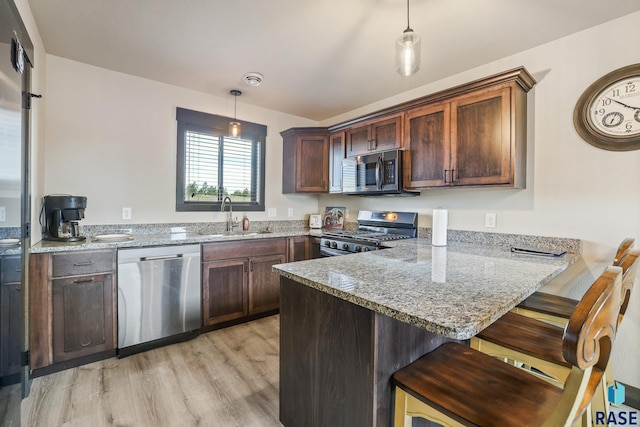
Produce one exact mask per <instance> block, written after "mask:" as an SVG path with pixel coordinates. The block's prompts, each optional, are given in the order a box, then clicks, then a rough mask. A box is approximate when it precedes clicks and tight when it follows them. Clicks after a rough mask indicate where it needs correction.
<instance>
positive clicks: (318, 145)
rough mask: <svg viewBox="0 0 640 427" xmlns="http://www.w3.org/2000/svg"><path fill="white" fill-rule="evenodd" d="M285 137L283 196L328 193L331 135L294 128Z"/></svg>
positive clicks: (309, 129)
mask: <svg viewBox="0 0 640 427" xmlns="http://www.w3.org/2000/svg"><path fill="white" fill-rule="evenodd" d="M280 135H282V192H283V193H327V192H328V191H329V131H328V130H327V128H292V129H288V130H286V131H284V132H281V133H280Z"/></svg>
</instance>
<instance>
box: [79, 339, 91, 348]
mask: <svg viewBox="0 0 640 427" xmlns="http://www.w3.org/2000/svg"><path fill="white" fill-rule="evenodd" d="M89 344H91V340H89V342H86V343H84V342H81V343H80V345H81V346H82V347H87V346H89Z"/></svg>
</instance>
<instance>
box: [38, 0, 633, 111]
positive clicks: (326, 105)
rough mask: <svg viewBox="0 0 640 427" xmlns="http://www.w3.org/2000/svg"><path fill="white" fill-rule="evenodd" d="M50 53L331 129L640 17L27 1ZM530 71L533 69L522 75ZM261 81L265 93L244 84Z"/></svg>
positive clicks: (614, 12)
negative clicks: (353, 116)
mask: <svg viewBox="0 0 640 427" xmlns="http://www.w3.org/2000/svg"><path fill="white" fill-rule="evenodd" d="M29 3H30V5H31V9H32V11H33V14H34V16H35V19H36V23H37V25H38V29H39V30H40V34H41V37H42V40H43V42H44V46H45V49H46V51H47V53H50V54H53V55H56V56H61V57H64V58H69V59H72V60H75V61H80V62H84V63H87V64H91V65H95V66H98V67H103V68H107V69H110V70H115V71H120V72H123V73H127V74H132V75H135V76H140V77H145V78H148V79H152V80H157V81H160V82H165V83H169V84H173V85H176V86H181V87H185V88H189V89H193V90H197V91H202V92H206V93H210V94H212V95H217V96H223V97H225V96H228V97H231V95H229V90H231V89H240V90H242V92H243V95H242V98H241V99H239V102H245V103H249V104H253V105H258V106H262V107H266V108H269V109H273V110H277V111H282V112H286V113H290V114H294V115H297V116H301V117H307V118H310V119H313V120H318V121H319V120H324V119H327V118H331V117H334V116H336V115H338V114H341V113H345V112H348V111H351V110H353V109H355V108H358V107H362V106H364V105H367V104H370V103H372V102H375V101H379V100H381V99H384V98H388V97H390V96H392V95H395V94H398V93H400V92H404V91H407V90H410V89H413V88H415V87H419V86H422V85H425V84H427V83H429V82H433V81H436V80H439V79H441V78H443V77H446V76H449V75H452V74H456V73H459V72H462V71H465V70H468V69H471V68H474V67H476V66H479V65H482V64H485V63H488V62H491V61H494V60H496V59H499V58H502V57H505V56H508V55H511V54H513V53H516V52H519V51H522V50H525V49H528V48H531V47H534V46H537V45H540V44H543V43H546V42H549V41H551V40H555V39H557V38H560V37H563V36H566V35H568V34H572V33H575V32H577V31H580V30H583V29H586V28H589V27H592V26H594V25H597V24H600V23H603V22H606V21H609V20H611V19H614V18H617V17H620V16H623V15H626V14H629V13H632V12H634V11H638V10H640V0H610V1H601V0H411V18H410V20H411V27H412V28H413V29H414V31H415V32H416V33H418V34H419V35H420V36H421V37H422V67H421V69H420V71H419V72H418V74H416V75H415V76H412V77H407V78H403V77H400V76H398V75H397V74H396V73H395V67H394V53H395V51H394V49H395V47H394V43H395V39H396V38H397V37H398V36H399V35H400V34H401V33H402V31H403V30H404V29H405V27H406V2H405V1H404V0H268V1H267V0H55V1H52V0H29ZM523 65H526V64H523ZM251 71H257V72H260V73H262V74H263V75H264V81H263V83H262V85H261V86H259V87H249V86H247V85H246V84H245V83H244V82H243V80H242V76H243V75H244V74H245V73H247V72H251Z"/></svg>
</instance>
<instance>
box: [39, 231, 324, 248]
mask: <svg viewBox="0 0 640 427" xmlns="http://www.w3.org/2000/svg"><path fill="white" fill-rule="evenodd" d="M320 234H321V233H320V232H319V231H318V230H310V229H308V228H299V229H288V230H274V231H271V232H252V231H250V232H232V233H227V232H220V233H212V234H208V233H204V234H203V233H195V232H177V233H159V234H132V236H133V239H130V240H121V241H101V240H96V239H93V238H92V237H91V236H88V237H87V239H86V240H85V241H80V242H52V241H46V240H42V241H40V242H38V243H36V244H35V245H33V246H31V248H30V249H29V252H30V253H46V252H69V251H86V250H92V249H115V248H117V249H126V248H140V247H149V246H167V245H188V244H200V243H208V242H222V241H229V240H249V239H268V238H277V237H292V236H306V235H317V236H320Z"/></svg>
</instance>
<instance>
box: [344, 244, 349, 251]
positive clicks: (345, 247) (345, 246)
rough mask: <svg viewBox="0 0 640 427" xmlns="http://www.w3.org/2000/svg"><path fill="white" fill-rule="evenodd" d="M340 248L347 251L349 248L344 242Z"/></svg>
mask: <svg viewBox="0 0 640 427" xmlns="http://www.w3.org/2000/svg"><path fill="white" fill-rule="evenodd" d="M342 249H344V250H345V251H348V250H349V245H348V244H346V243H343V244H342Z"/></svg>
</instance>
